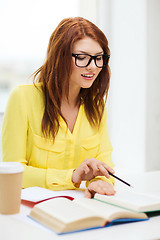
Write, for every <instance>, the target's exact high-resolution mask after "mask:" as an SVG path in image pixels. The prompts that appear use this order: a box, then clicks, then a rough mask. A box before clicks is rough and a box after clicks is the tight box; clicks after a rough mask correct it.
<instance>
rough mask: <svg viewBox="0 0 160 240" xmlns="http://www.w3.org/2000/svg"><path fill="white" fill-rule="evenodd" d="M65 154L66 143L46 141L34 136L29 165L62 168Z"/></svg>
mask: <svg viewBox="0 0 160 240" xmlns="http://www.w3.org/2000/svg"><path fill="white" fill-rule="evenodd" d="M64 154H65V142H64V141H63V140H62V141H61V140H57V141H56V140H55V141H54V142H53V141H52V140H51V139H46V138H44V137H41V136H38V135H36V134H33V148H32V153H31V157H30V161H29V165H31V166H33V167H39V168H45V169H47V168H55V169H59V167H60V168H61V166H62V163H63V160H64Z"/></svg>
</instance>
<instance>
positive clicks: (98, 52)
mask: <svg viewBox="0 0 160 240" xmlns="http://www.w3.org/2000/svg"><path fill="white" fill-rule="evenodd" d="M77 52H80V53H83V54H89V53H88V52H85V51H81V50H79V51H78V50H77ZM103 53H104V52H103V51H101V52H97V53H95V54H94V55H99V54H103ZM89 55H90V54H89Z"/></svg>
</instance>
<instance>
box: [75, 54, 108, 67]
mask: <svg viewBox="0 0 160 240" xmlns="http://www.w3.org/2000/svg"><path fill="white" fill-rule="evenodd" d="M80 55H87V56H89V57H90V59H89V61H88V63H87V65H86V66H78V65H77V63H76V59H77V57H78V56H80ZM98 56H102V57H104V56H107V57H108V59H107V61H106V63H105V64H104V65H103V66H102V67H98V66H97V63H96V58H97V57H98ZM72 57H74V58H75V65H76V66H77V67H80V68H85V67H87V66H88V65H89V64H90V63H91V61H92V59H94V63H95V65H96V67H98V68H104V67H105V66H106V65H107V64H108V61H109V58H110V55H109V54H107V53H104V54H98V55H95V56H92V55H90V54H82V53H79V54H75V53H72Z"/></svg>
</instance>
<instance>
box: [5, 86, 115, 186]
mask: <svg viewBox="0 0 160 240" xmlns="http://www.w3.org/2000/svg"><path fill="white" fill-rule="evenodd" d="M44 102H45V101H44V95H43V92H42V89H41V84H40V83H38V84H36V87H35V86H34V85H23V86H18V87H16V88H15V89H14V90H13V91H12V93H11V95H10V98H9V101H8V104H7V107H6V111H5V114H4V118H3V126H2V157H3V161H16V162H21V163H22V164H24V165H25V171H24V174H23V188H26V187H32V186H39V187H44V188H48V189H52V190H64V189H76V187H75V185H74V184H73V182H72V180H71V179H72V173H73V170H74V169H75V168H77V167H78V166H79V165H80V164H81V163H82V162H83V161H84V160H85V159H86V158H88V159H89V158H92V157H94V158H96V159H98V160H101V161H103V162H105V163H106V164H108V165H109V166H111V167H113V163H112V161H111V152H112V146H111V143H110V140H109V136H108V131H107V122H106V121H107V119H106V118H107V116H106V110H105V112H104V115H103V118H102V122H101V126H100V128H99V130H96V129H95V128H92V127H91V126H90V124H89V122H88V119H87V117H86V115H85V111H84V106H83V105H81V106H80V108H79V113H78V116H77V119H76V123H75V126H74V130H73V133H71V132H70V131H69V129H68V128H67V125H66V123H65V122H64V120H63V119H62V118H60V128H59V131H58V134H57V135H56V138H55V142H54V143H53V140H52V139H51V138H50V139H49V138H47V139H46V138H45V137H44V136H43V134H42V131H41V121H42V117H43V113H44ZM96 178H98V179H99V178H100V179H104V180H107V181H109V182H110V183H113V181H114V180H113V178H112V177H111V178H110V179H106V178H105V177H96ZM87 185H88V184H87Z"/></svg>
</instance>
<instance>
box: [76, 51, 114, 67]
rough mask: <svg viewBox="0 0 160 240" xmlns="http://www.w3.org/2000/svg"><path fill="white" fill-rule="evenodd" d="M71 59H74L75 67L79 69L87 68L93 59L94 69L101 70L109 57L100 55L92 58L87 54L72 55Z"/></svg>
mask: <svg viewBox="0 0 160 240" xmlns="http://www.w3.org/2000/svg"><path fill="white" fill-rule="evenodd" d="M72 57H74V58H75V65H76V66H77V67H81V68H84V67H87V66H88V65H89V64H90V63H91V61H92V59H94V62H95V65H96V67H98V68H103V67H105V66H106V65H107V63H108V60H109V58H110V55H108V54H107V53H105V54H101V55H96V56H92V55H89V54H74V53H72Z"/></svg>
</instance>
